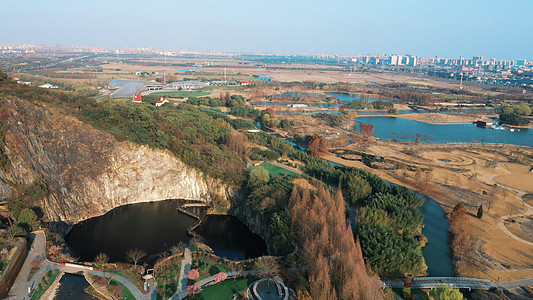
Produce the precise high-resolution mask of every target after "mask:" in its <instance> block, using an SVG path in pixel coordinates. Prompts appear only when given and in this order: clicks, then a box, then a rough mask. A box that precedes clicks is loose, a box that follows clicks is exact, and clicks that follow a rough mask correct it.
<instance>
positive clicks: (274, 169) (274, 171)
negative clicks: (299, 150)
mask: <svg viewBox="0 0 533 300" xmlns="http://www.w3.org/2000/svg"><path fill="white" fill-rule="evenodd" d="M261 166H262V167H263V168H265V169H266V170H267V171H268V174H269V175H270V177H274V176H285V175H289V176H290V175H295V176H297V175H298V174H297V173H295V172H292V171H289V170H287V169H284V168H282V167H279V166H276V165H273V164H271V163H268V162H266V163H263V164H262V165H261ZM255 168H257V167H255ZM252 169H253V168H252Z"/></svg>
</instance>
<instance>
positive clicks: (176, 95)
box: [150, 91, 210, 98]
mask: <svg viewBox="0 0 533 300" xmlns="http://www.w3.org/2000/svg"><path fill="white" fill-rule="evenodd" d="M209 94H210V93H207V92H202V91H175V92H157V93H152V94H150V95H164V96H167V97H171V98H187V97H202V96H207V95H209Z"/></svg>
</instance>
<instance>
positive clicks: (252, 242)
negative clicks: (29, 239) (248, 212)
mask: <svg viewBox="0 0 533 300" xmlns="http://www.w3.org/2000/svg"><path fill="white" fill-rule="evenodd" d="M182 203H183V201H180V200H165V201H157V202H148V203H138V204H130V205H125V206H120V207H117V208H115V209H113V210H111V211H109V212H108V213H106V214H105V215H103V216H99V217H95V218H91V219H88V220H85V221H83V222H80V223H78V224H76V225H74V227H73V228H72V229H71V231H70V232H69V233H68V234H67V236H66V237H65V240H66V242H67V244H68V245H69V246H70V247H71V248H72V249H73V250H74V252H75V254H76V255H77V256H78V257H79V259H80V260H81V261H93V260H94V258H95V256H96V255H97V254H98V253H100V252H104V253H106V254H107V255H108V256H109V261H110V262H126V261H127V259H126V252H127V251H128V250H130V249H135V248H138V249H142V250H144V251H145V252H146V253H147V258H146V260H148V261H149V262H153V261H154V260H155V259H154V257H155V258H156V257H157V254H158V253H159V252H161V251H164V250H168V249H169V248H170V247H172V246H173V245H177V244H178V243H179V242H184V243H187V242H188V241H189V240H190V238H191V237H190V236H189V235H188V234H187V229H188V228H189V227H190V226H191V225H193V224H194V223H195V222H196V218H194V217H191V216H189V215H187V214H184V213H182V212H180V211H179V210H178V209H177V208H178V207H179V206H180V205H181V204H182ZM196 230H198V232H199V233H200V234H201V235H202V237H203V238H204V239H205V240H206V242H207V244H208V245H209V246H210V247H211V248H212V249H213V250H214V251H215V253H217V254H218V255H220V256H223V257H227V258H230V259H235V258H237V259H245V258H252V257H258V256H261V255H265V254H267V251H266V248H267V247H266V244H265V242H264V241H263V240H262V239H261V238H260V237H259V236H257V235H255V234H253V233H252V232H250V231H249V230H248V228H247V227H246V226H245V225H244V224H242V223H241V222H240V221H239V220H238V219H237V218H235V217H232V216H208V217H206V218H205V219H204V220H203V222H202V225H201V226H200V227H198V228H197V229H196ZM150 256H152V258H151V259H150Z"/></svg>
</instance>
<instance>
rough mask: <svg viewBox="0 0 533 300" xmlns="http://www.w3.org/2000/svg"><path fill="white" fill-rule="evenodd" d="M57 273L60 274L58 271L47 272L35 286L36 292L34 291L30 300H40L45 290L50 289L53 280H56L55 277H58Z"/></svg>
mask: <svg viewBox="0 0 533 300" xmlns="http://www.w3.org/2000/svg"><path fill="white" fill-rule="evenodd" d="M59 273H60V272H59V270H58V269H55V270H51V271H48V273H46V275H44V277H43V279H41V282H40V283H39V285H38V286H37V290H36V291H35V293H33V295H32V296H31V299H32V300H37V299H40V298H41V297H42V296H43V294H44V292H46V290H47V289H49V288H50V286H51V285H52V283H53V282H54V280H56V278H57V275H59Z"/></svg>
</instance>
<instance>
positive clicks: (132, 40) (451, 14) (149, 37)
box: [0, 0, 533, 59]
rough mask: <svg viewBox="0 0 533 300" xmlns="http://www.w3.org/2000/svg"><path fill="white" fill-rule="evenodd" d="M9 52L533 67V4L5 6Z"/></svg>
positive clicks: (60, 2)
mask: <svg viewBox="0 0 533 300" xmlns="http://www.w3.org/2000/svg"><path fill="white" fill-rule="evenodd" d="M1 5H2V9H1V11H0V17H1V19H0V24H1V25H0V44H23V43H31V44H39V45H55V44H61V45H81V46H100V47H106V48H107V47H109V48H115V47H117V48H121V47H153V48H162V49H183V50H188V49H191V50H223V51H229V52H276V53H328V54H341V55H357V54H377V53H399V54H414V55H420V56H425V57H433V56H436V55H437V56H441V57H458V56H460V55H463V56H466V57H471V56H472V55H482V56H485V57H496V58H500V59H509V58H526V59H533V1H532V0H497V1H496V0H476V1H474V0H445V1H435V0H368V1H362V0H346V1H344V0H342V1H335V0H331V1H317V0H302V1H300V0H283V1H281V0H269V1H259V0H246V1H243V0H218V1H212V0H200V1H195V0H190V1H166V0H159V1H148V0H145V1H136V0H127V1H126V0H107V1H101V0H89V1H87V0H83V1H81V0H80V1H72V0H50V1H43V0H26V1H2V3H1Z"/></svg>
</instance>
